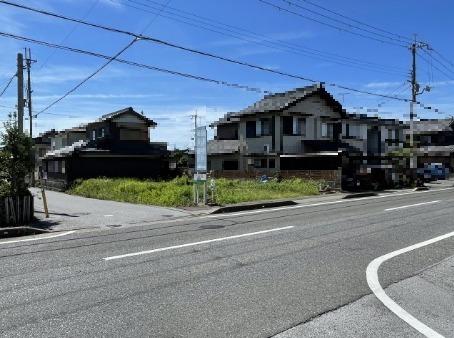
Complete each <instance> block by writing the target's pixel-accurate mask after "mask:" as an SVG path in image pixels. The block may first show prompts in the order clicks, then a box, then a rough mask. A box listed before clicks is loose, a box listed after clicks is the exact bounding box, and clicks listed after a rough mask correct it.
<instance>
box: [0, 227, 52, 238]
mask: <svg viewBox="0 0 454 338" xmlns="http://www.w3.org/2000/svg"><path fill="white" fill-rule="evenodd" d="M46 233H51V231H48V230H44V229H38V228H33V227H29V226H17V227H8V228H0V239H4V238H10V237H21V236H30V235H39V234H46Z"/></svg>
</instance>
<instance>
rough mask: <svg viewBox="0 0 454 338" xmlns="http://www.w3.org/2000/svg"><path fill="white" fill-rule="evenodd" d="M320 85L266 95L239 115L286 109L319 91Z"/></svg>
mask: <svg viewBox="0 0 454 338" xmlns="http://www.w3.org/2000/svg"><path fill="white" fill-rule="evenodd" d="M320 88H321V87H320V84H315V85H313V86H308V87H304V88H296V89H295V90H289V91H287V92H284V93H276V94H271V95H266V96H265V97H264V98H263V99H261V100H260V101H257V102H256V103H254V104H253V105H251V106H249V107H247V108H245V109H243V110H241V111H240V112H239V113H240V114H245V113H246V114H247V113H260V112H267V111H277V110H282V109H285V108H287V107H288V106H289V105H291V104H292V103H294V102H295V101H297V100H300V99H302V98H304V97H306V96H307V95H309V94H312V93H314V92H316V91H317V90H318V89H320Z"/></svg>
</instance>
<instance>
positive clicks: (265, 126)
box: [261, 119, 271, 136]
mask: <svg viewBox="0 0 454 338" xmlns="http://www.w3.org/2000/svg"><path fill="white" fill-rule="evenodd" d="M261 122H262V135H263V136H269V135H271V119H261Z"/></svg>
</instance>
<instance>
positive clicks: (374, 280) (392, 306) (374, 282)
mask: <svg viewBox="0 0 454 338" xmlns="http://www.w3.org/2000/svg"><path fill="white" fill-rule="evenodd" d="M452 236H454V232H450V233H448V234H445V235H442V236H438V237H435V238H432V239H429V240H427V241H424V242H420V243H417V244H414V245H410V246H408V247H406V248H403V249H400V250H396V251H393V252H390V253H388V254H386V255H383V256H380V257H377V258H375V259H374V260H373V261H372V262H370V263H369V265H368V266H367V270H366V276H367V284H368V285H369V288H370V289H371V290H372V292H373V293H374V294H375V296H376V297H377V298H378V299H379V300H380V301H381V302H382V303H383V304H384V305H385V306H386V307H387V308H388V309H389V310H391V311H392V312H394V314H395V315H397V316H398V317H399V318H400V319H402V320H403V321H405V322H406V323H407V324H409V325H410V326H412V327H413V328H414V329H416V330H417V331H419V332H420V333H422V334H423V335H425V336H426V337H437V338H439V337H443V336H442V335H441V334H439V333H438V332H436V331H434V330H433V329H431V328H430V327H428V326H427V325H425V324H424V323H422V322H420V321H419V320H418V319H416V318H415V317H413V316H412V315H411V314H409V313H408V312H407V311H405V310H404V309H403V308H401V307H400V306H399V305H398V304H397V303H396V302H394V301H393V300H392V299H391V298H390V297H389V296H388V295H387V294H386V293H385V290H383V288H382V287H381V285H380V282H379V280H378V268H379V267H380V265H381V264H382V263H384V262H386V261H387V260H389V259H391V258H393V257H396V256H398V255H401V254H403V253H406V252H409V251H412V250H415V249H418V248H422V247H424V246H426V245H429V244H433V243H436V242H439V241H442V240H444V239H447V238H449V237H452Z"/></svg>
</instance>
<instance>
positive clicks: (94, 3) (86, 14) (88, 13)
mask: <svg viewBox="0 0 454 338" xmlns="http://www.w3.org/2000/svg"><path fill="white" fill-rule="evenodd" d="M99 1H100V0H95V1H94V2H93V3H92V4H91V6H90V8H89V9H88V10H87V11H86V12H85V14H84V15H83V16H84V17H85V18H86V17H88V16H89V15H90V13H91V12H92V11H93V10H94V9H95V7H96V5H97V4H98V3H99ZM77 27H78V26H77V25H74V26H73V27H72V28H71V30H70V31H69V32H68V33H67V34H66V35H65V37H64V38H63V39H62V40H61V41H60V43H65V42H66V41H67V40H68V38H69V37H70V36H71V35H72V34H73V33H74V32H75V31H76V29H77ZM55 52H56V50H54V51H53V52H52V53H50V54H49V55H48V56H47V57H46V59H45V60H44V62H43V63H42V64H41V66H40V67H39V70H41V69H43V68H44V67H45V66H46V64H47V62H49V60H50V59H51V58H52V57H53V56H54V54H55Z"/></svg>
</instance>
